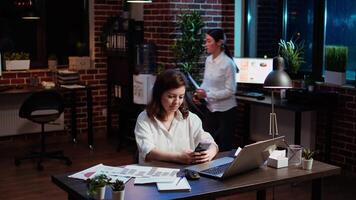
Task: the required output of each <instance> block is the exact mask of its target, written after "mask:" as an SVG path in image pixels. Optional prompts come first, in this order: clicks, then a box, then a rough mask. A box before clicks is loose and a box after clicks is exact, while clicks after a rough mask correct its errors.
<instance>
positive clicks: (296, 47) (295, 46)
mask: <svg viewBox="0 0 356 200" xmlns="http://www.w3.org/2000/svg"><path fill="white" fill-rule="evenodd" d="M278 46H279V50H278V52H279V53H280V55H281V56H282V57H283V58H284V59H285V60H286V62H287V66H288V70H289V72H290V75H294V76H295V75H296V74H297V73H298V71H299V68H300V66H301V65H302V64H303V63H305V61H304V41H298V38H297V39H295V40H293V38H291V39H290V40H289V41H285V40H283V39H280V41H279V43H278Z"/></svg>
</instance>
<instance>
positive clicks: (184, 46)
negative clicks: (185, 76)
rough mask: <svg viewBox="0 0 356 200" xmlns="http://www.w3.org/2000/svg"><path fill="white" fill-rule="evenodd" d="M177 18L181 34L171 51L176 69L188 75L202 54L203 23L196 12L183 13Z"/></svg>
mask: <svg viewBox="0 0 356 200" xmlns="http://www.w3.org/2000/svg"><path fill="white" fill-rule="evenodd" d="M178 17H179V20H178V22H177V23H178V27H179V30H180V33H181V34H180V35H179V36H178V38H177V40H176V41H175V43H174V44H173V45H172V50H173V53H174V56H175V59H176V63H177V65H178V67H179V68H180V69H181V70H182V71H184V72H186V73H190V72H191V70H192V68H194V67H195V66H196V65H197V64H198V62H199V60H200V56H201V55H202V53H203V52H204V46H203V44H204V35H203V34H202V28H203V27H204V22H203V19H202V17H201V15H200V14H199V12H197V11H188V12H184V13H182V14H180V15H179V16H178Z"/></svg>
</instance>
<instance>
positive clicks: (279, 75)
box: [263, 56, 292, 138]
mask: <svg viewBox="0 0 356 200" xmlns="http://www.w3.org/2000/svg"><path fill="white" fill-rule="evenodd" d="M263 87H264V88H270V89H272V96H271V105H272V112H271V113H270V114H269V135H272V138H274V136H275V135H278V127H277V116H276V113H275V112H274V94H273V92H274V90H275V89H286V88H292V80H291V79H290V77H289V76H288V74H287V73H286V72H285V71H284V59H283V57H281V56H276V57H274V58H273V71H272V72H270V73H269V74H268V76H267V77H266V79H265V82H264V84H263Z"/></svg>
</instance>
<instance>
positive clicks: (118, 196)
mask: <svg viewBox="0 0 356 200" xmlns="http://www.w3.org/2000/svg"><path fill="white" fill-rule="evenodd" d="M111 194H112V200H124V199H125V190H121V191H112V193H111Z"/></svg>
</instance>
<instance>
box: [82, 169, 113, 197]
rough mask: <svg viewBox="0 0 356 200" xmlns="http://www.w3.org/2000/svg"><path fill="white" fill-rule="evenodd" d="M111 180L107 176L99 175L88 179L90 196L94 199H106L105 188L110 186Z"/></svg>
mask: <svg viewBox="0 0 356 200" xmlns="http://www.w3.org/2000/svg"><path fill="white" fill-rule="evenodd" d="M109 181H110V179H109V178H108V177H107V176H106V175H105V174H100V175H97V176H95V177H93V178H91V179H87V180H86V183H87V187H88V195H90V196H92V197H93V198H94V199H104V198H105V186H106V185H107V184H109Z"/></svg>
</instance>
